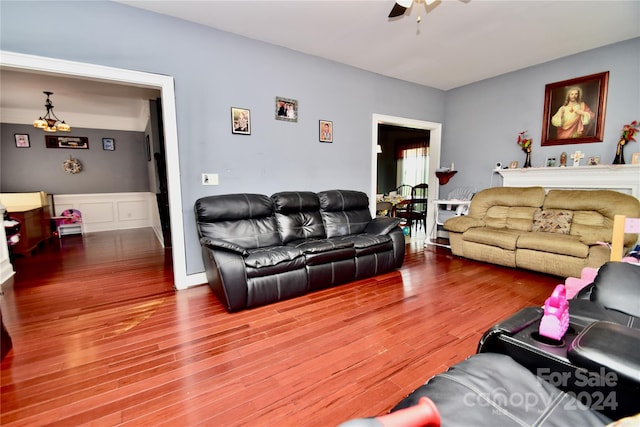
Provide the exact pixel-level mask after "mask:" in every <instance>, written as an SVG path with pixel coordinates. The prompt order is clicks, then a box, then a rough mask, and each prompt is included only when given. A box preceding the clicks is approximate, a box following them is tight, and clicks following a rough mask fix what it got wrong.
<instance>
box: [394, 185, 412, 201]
mask: <svg viewBox="0 0 640 427" xmlns="http://www.w3.org/2000/svg"><path fill="white" fill-rule="evenodd" d="M411 190H412V187H411V186H410V185H407V184H402V185H399V186H398V187H397V188H396V189H395V192H396V194H398V196H402V197H404V198H407V197H411Z"/></svg>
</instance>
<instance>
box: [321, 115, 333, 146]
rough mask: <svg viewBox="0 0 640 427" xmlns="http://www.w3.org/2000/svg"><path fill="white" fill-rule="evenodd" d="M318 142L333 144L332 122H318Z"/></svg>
mask: <svg viewBox="0 0 640 427" xmlns="http://www.w3.org/2000/svg"><path fill="white" fill-rule="evenodd" d="M319 132H320V133H319V134H320V142H333V122H330V121H328V120H320V129H319Z"/></svg>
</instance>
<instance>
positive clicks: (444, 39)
mask: <svg viewBox="0 0 640 427" xmlns="http://www.w3.org/2000/svg"><path fill="white" fill-rule="evenodd" d="M117 1H118V2H119V3H123V4H127V5H130V6H133V7H137V8H141V9H146V10H150V11H154V12H158V13H161V14H165V15H169V16H174V17H178V18H182V19H185V20H188V21H192V22H197V23H200V24H202V25H206V26H209V27H213V28H217V29H220V30H223V31H228V32H231V33H236V34H240V35H243V36H246V37H249V38H252V39H256V40H262V41H265V42H267V43H271V44H275V45H280V46H284V47H288V48H290V49H293V50H297V51H300V52H304V53H307V54H310V55H315V56H319V57H321V58H325V59H330V60H333V61H337V62H341V63H344V64H348V65H352V66H354V67H357V68H361V69H364V70H369V71H373V72H375V73H378V74H382V75H385V76H389V77H395V78H397V79H400V80H406V81H409V82H414V83H419V84H422V85H426V86H431V87H434V88H438V89H443V90H448V89H452V88H456V87H459V86H463V85H466V84H469V83H473V82H477V81H480V80H484V79H486V78H489V77H494V76H497V75H500V74H504V73H507V72H510V71H514V70H519V69H522V68H525V67H528V66H531V65H535V64H540V63H543V62H547V61H550V60H553V59H556V58H560V57H563V56H567V55H571V54H574V53H578V52H582V51H585V50H589V49H593V48H595V47H600V46H604V45H607V44H611V43H615V42H618V41H622V40H627V39H630V38H633V37H638V36H640V1H637V0H626V1H612V0H581V1H579V0H533V1H524V0H437V1H436V2H435V3H433V4H431V5H430V6H429V7H427V8H426V9H425V4H424V3H423V0H420V1H421V3H420V4H416V2H417V0H414V2H413V6H412V8H411V9H410V10H409V11H407V13H406V14H405V15H404V16H401V17H397V18H392V19H389V18H388V15H389V12H390V11H391V8H392V7H393V5H394V1H393V0H351V1H347V0H289V1H286V0H284V1H274V0H235V1H221V0H196V1H191V0H181V1H175V0H163V1H157V0H152V1H149V0H117ZM418 12H420V15H421V17H422V22H421V23H420V24H417V22H416V19H417V17H418Z"/></svg>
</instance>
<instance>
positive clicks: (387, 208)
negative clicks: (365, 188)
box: [376, 202, 393, 216]
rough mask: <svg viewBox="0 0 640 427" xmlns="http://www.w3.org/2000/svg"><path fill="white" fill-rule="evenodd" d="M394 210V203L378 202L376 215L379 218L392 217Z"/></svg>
mask: <svg viewBox="0 0 640 427" xmlns="http://www.w3.org/2000/svg"><path fill="white" fill-rule="evenodd" d="M392 210H393V203H391V202H377V203H376V215H377V216H391V212H392Z"/></svg>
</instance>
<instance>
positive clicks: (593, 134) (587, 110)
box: [540, 71, 609, 146]
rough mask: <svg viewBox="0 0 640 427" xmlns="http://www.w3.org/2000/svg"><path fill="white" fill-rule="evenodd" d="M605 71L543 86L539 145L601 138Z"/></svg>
mask: <svg viewBox="0 0 640 427" xmlns="http://www.w3.org/2000/svg"><path fill="white" fill-rule="evenodd" d="M608 86H609V72H608V71H606V72H603V73H597V74H591V75H588V76H584V77H577V78H574V79H570V80H564V81H561V82H556V83H549V84H547V85H546V86H545V94H544V114H543V116H542V138H541V139H540V141H541V145H542V146H547V145H565V144H583V143H587V142H602V140H603V135H604V118H605V112H606V106H607V91H608Z"/></svg>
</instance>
